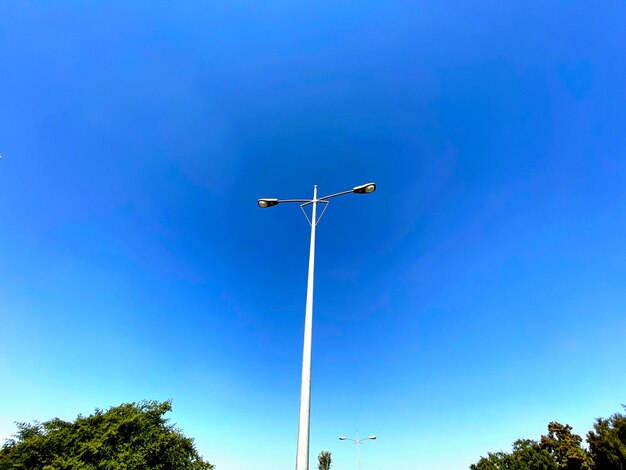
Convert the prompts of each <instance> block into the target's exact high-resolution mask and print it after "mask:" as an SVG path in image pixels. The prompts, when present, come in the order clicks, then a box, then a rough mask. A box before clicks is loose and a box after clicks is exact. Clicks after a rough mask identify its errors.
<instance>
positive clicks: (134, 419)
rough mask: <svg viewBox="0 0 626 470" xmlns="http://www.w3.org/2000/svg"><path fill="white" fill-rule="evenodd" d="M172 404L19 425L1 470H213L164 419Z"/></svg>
mask: <svg viewBox="0 0 626 470" xmlns="http://www.w3.org/2000/svg"><path fill="white" fill-rule="evenodd" d="M171 409H172V404H171V402H169V401H166V402H163V403H159V402H156V401H145V402H140V403H125V404H122V405H120V406H116V407H112V408H110V409H109V410H108V411H102V410H99V409H96V411H95V413H94V414H92V415H90V416H87V417H84V416H82V415H79V416H78V417H77V418H76V420H75V421H73V422H68V421H63V420H61V419H58V418H55V419H52V420H50V421H47V422H45V423H43V424H40V423H37V422H35V423H33V424H28V423H17V426H18V431H17V434H16V435H15V436H14V437H15V439H9V440H7V442H6V443H5V444H4V445H3V446H2V449H0V468H2V469H14V470H34V469H37V470H70V469H71V470H100V469H103V470H104V469H107V470H108V469H120V470H121V469H125V470H135V469H155V470H212V469H213V468H214V467H213V465H211V464H210V463H208V462H205V461H204V460H203V459H202V458H201V457H200V456H199V454H198V452H197V451H196V448H195V446H194V444H193V439H191V438H188V437H185V436H184V435H183V434H182V433H181V431H180V430H178V429H176V428H175V427H174V425H172V424H169V423H168V419H166V418H163V415H164V414H165V413H167V412H168V411H171Z"/></svg>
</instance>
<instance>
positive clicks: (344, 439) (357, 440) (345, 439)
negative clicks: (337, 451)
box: [339, 431, 376, 470]
mask: <svg viewBox="0 0 626 470" xmlns="http://www.w3.org/2000/svg"><path fill="white" fill-rule="evenodd" d="M375 439H376V436H370V437H365V438H363V439H359V431H357V432H356V439H352V438H351V437H344V436H339V440H340V441H352V442H354V443H355V444H356V448H357V453H358V455H359V457H358V459H359V470H361V443H362V442H365V441H369V440H372V441H373V440H375Z"/></svg>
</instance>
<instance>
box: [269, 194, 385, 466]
mask: <svg viewBox="0 0 626 470" xmlns="http://www.w3.org/2000/svg"><path fill="white" fill-rule="evenodd" d="M374 191H376V183H367V184H362V185H361V186H355V187H354V188H352V189H349V190H347V191H342V192H340V193H335V194H330V195H328V196H324V197H320V198H318V197H317V185H315V186H313V199H276V198H262V199H259V200H258V202H257V203H258V205H259V207H260V208H261V209H265V208H268V207H272V206H276V205H278V204H282V203H285V202H298V203H300V208H301V209H302V212H304V216H305V217H306V218H307V220H308V222H309V225H310V226H311V246H310V249H309V277H308V281H307V290H306V310H305V317H304V345H303V348H302V385H301V388H300V420H299V423H298V447H297V452H296V470H309V431H310V421H311V342H312V333H313V331H312V330H313V272H314V268H315V227H316V226H317V224H318V222H319V221H320V219H321V218H322V216H323V215H324V211H325V210H326V208H327V207H328V204H330V201H329V199H331V198H333V197H337V196H343V195H344V194H350V193H355V194H369V193H373V192H374ZM309 204H312V212H311V218H310V219H309V216H308V215H307V214H306V212H305V210H304V207H305V206H308V205H309ZM317 204H324V209H323V210H322V213H321V214H320V216H319V217H317Z"/></svg>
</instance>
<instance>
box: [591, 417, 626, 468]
mask: <svg viewBox="0 0 626 470" xmlns="http://www.w3.org/2000/svg"><path fill="white" fill-rule="evenodd" d="M624 409H626V406H624ZM593 428H594V431H589V433H588V434H587V442H588V443H589V451H590V454H591V457H592V459H593V461H594V463H595V467H596V470H626V416H624V415H622V414H619V413H616V414H614V415H613V416H611V417H610V418H609V419H603V418H598V419H597V420H596V423H595V424H594V425H593Z"/></svg>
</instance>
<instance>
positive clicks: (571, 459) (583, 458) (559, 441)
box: [540, 421, 593, 470]
mask: <svg viewBox="0 0 626 470" xmlns="http://www.w3.org/2000/svg"><path fill="white" fill-rule="evenodd" d="M571 431H572V427H571V426H570V425H569V424H561V423H557V422H554V421H553V422H551V423H550V424H548V434H547V435H545V436H541V441H540V446H541V447H542V448H543V449H546V450H548V452H550V453H551V454H553V455H554V456H555V457H556V461H557V463H558V464H559V468H562V469H567V470H589V469H591V468H593V462H592V460H591V458H590V456H589V454H588V453H587V451H585V449H583V448H582V447H581V443H582V438H581V437H580V436H579V435H578V434H573V433H572V432H571Z"/></svg>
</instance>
